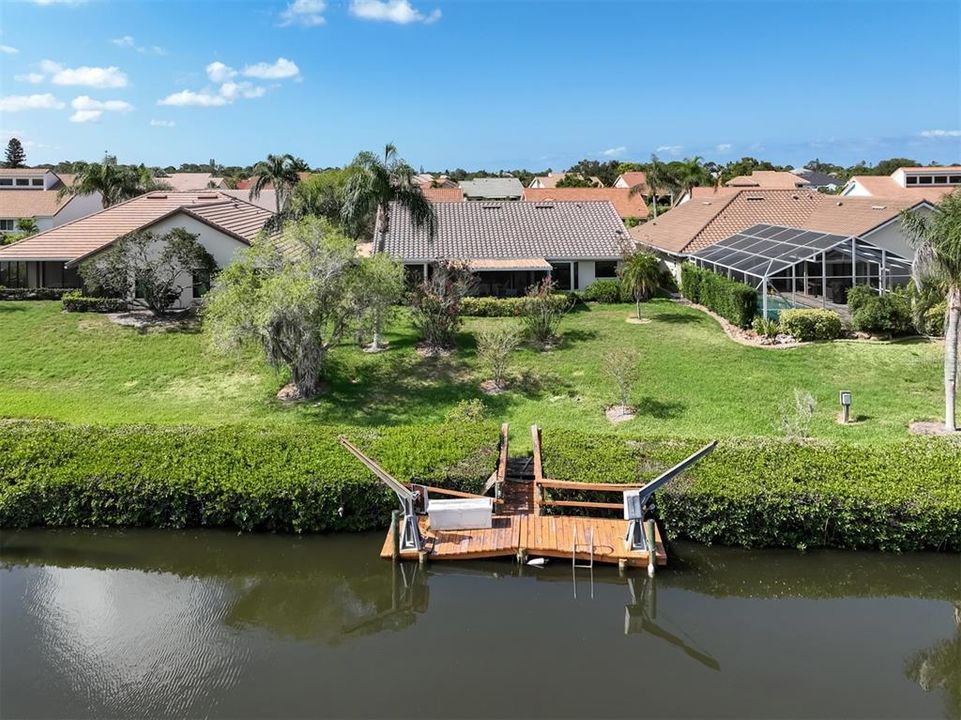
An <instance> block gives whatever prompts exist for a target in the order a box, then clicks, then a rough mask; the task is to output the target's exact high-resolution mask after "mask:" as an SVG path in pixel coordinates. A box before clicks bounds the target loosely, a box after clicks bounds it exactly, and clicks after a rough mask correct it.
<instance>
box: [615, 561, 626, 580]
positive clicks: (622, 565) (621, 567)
mask: <svg viewBox="0 0 961 720" xmlns="http://www.w3.org/2000/svg"><path fill="white" fill-rule="evenodd" d="M626 572H627V558H620V559H619V560H618V561H617V574H618V575H621V576H623V575H624V573H626Z"/></svg>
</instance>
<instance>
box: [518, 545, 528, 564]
mask: <svg viewBox="0 0 961 720" xmlns="http://www.w3.org/2000/svg"><path fill="white" fill-rule="evenodd" d="M517 562H518V563H519V564H520V565H523V564H524V563H526V562H527V548H523V547H522V548H518V549H517Z"/></svg>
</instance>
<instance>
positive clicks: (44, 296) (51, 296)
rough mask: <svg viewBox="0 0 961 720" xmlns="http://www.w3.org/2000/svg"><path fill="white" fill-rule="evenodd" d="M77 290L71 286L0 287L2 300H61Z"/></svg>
mask: <svg viewBox="0 0 961 720" xmlns="http://www.w3.org/2000/svg"><path fill="white" fill-rule="evenodd" d="M73 292H77V291H76V290H71V289H70V288H8V287H0V300H59V299H60V298H62V297H63V296H64V295H67V294H69V293H73Z"/></svg>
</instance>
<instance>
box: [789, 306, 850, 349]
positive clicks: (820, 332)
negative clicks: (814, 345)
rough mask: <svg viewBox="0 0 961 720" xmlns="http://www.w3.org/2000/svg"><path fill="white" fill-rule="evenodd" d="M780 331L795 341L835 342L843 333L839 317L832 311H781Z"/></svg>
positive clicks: (842, 325)
mask: <svg viewBox="0 0 961 720" xmlns="http://www.w3.org/2000/svg"><path fill="white" fill-rule="evenodd" d="M780 321H781V331H782V332H783V333H785V334H786V335H790V336H791V337H793V338H794V339H795V340H800V341H801V342H808V341H811V340H835V339H837V338H839V337H841V335H842V334H843V333H844V324H843V323H842V322H841V316H840V315H838V314H837V313H836V312H834V311H833V310H806V309H792V310H782V311H781V316H780Z"/></svg>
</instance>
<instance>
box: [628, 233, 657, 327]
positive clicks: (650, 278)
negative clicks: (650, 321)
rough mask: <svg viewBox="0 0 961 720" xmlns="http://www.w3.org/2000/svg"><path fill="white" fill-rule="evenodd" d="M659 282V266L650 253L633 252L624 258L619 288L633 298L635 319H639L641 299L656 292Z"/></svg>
mask: <svg viewBox="0 0 961 720" xmlns="http://www.w3.org/2000/svg"><path fill="white" fill-rule="evenodd" d="M660 280H661V264H660V262H659V261H658V259H657V258H656V257H654V256H653V255H651V253H648V252H644V251H643V250H635V251H634V252H632V253H631V254H629V255H627V256H625V258H624V267H623V268H622V269H621V287H622V288H623V289H624V292H627V293H630V294H631V295H633V296H634V303H635V305H636V308H637V319H638V320H640V319H641V298H646V297H648V296H649V295H650V294H651V293H653V292H654V291H655V290H657V288H658V285H659V284H660Z"/></svg>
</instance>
